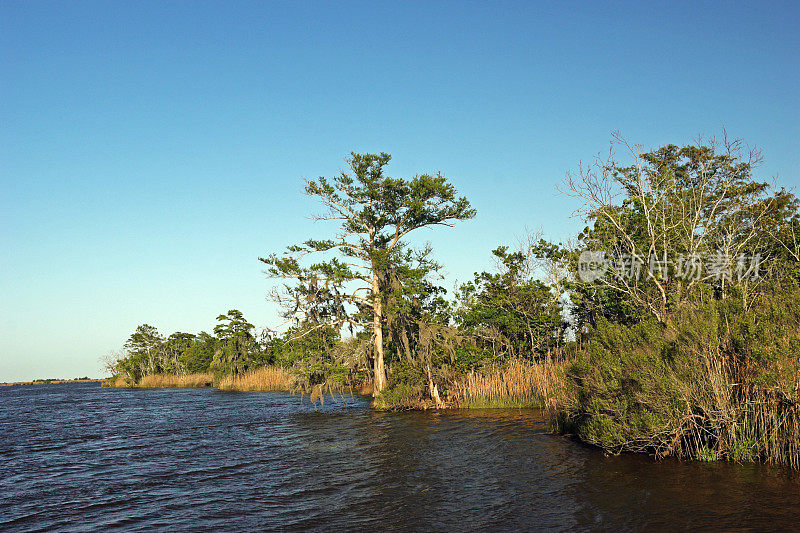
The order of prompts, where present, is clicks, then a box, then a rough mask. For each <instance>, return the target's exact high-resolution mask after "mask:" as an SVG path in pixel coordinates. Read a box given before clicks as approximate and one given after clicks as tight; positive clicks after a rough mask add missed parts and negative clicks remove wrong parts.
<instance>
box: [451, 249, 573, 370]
mask: <svg viewBox="0 0 800 533" xmlns="http://www.w3.org/2000/svg"><path fill="white" fill-rule="evenodd" d="M492 253H493V254H494V256H495V258H496V259H497V260H498V262H499V265H500V271H499V272H497V273H490V272H481V273H476V274H475V278H474V280H473V281H470V282H468V283H465V284H464V285H462V286H461V287H460V294H459V301H460V307H459V310H458V313H457V315H456V317H457V320H458V322H459V323H460V325H461V326H462V327H463V328H466V329H467V330H469V331H472V332H473V333H474V334H475V335H477V336H478V337H479V338H480V339H481V340H482V341H483V342H484V344H489V345H491V347H492V351H493V352H494V351H496V350H497V348H501V349H502V350H503V351H505V352H506V353H507V354H509V355H512V356H530V357H536V356H537V355H540V354H544V353H547V352H548V351H549V350H551V349H552V348H555V347H557V346H558V345H560V343H561V341H562V338H563V335H564V330H565V326H566V324H565V321H564V319H563V318H562V316H561V306H560V298H559V297H560V295H559V294H557V293H555V292H554V291H553V290H552V289H551V287H550V286H548V285H547V284H545V283H543V282H542V281H540V280H538V279H535V278H534V274H535V273H534V271H533V268H532V265H531V259H532V257H531V255H528V254H526V253H523V252H522V251H516V252H510V251H509V249H508V247H507V246H501V247H499V248H497V249H496V250H494V251H493V252H492Z"/></svg>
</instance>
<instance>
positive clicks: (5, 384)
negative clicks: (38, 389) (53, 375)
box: [0, 378, 108, 387]
mask: <svg viewBox="0 0 800 533" xmlns="http://www.w3.org/2000/svg"><path fill="white" fill-rule="evenodd" d="M107 379H108V378H96V379H94V378H93V379H37V380H34V381H9V382H3V383H0V387H14V386H18V385H63V384H64V383H104V382H105V381H106V380H107Z"/></svg>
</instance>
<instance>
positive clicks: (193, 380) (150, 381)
mask: <svg viewBox="0 0 800 533" xmlns="http://www.w3.org/2000/svg"><path fill="white" fill-rule="evenodd" d="M117 381H119V380H117ZM213 382H214V375H213V374H187V375H185V376H176V375H174V374H151V375H149V376H144V377H142V379H140V380H139V382H138V383H137V384H136V387H141V388H147V389H164V388H197V387H210V386H211V384H212V383H213ZM115 386H119V385H116V384H115ZM123 386H125V385H123Z"/></svg>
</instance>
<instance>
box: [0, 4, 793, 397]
mask: <svg viewBox="0 0 800 533" xmlns="http://www.w3.org/2000/svg"><path fill="white" fill-rule="evenodd" d="M798 23H800V3H797V2H769V3H761V2H751V3H736V2H702V3H699V2H698V3H680V2H668V3H667V2H658V3H648V2H630V3H607V2H602V3H601V2H590V3H538V4H537V3H533V2H521V3H513V2H493V3H488V2H453V3H449V2H432V3H429V2H418V3H417V2H402V3H400V2H397V3H389V2H363V3H360V2H337V3H324V2H309V3H302V2H291V3H290V2H254V3H250V2H177V1H170V2H144V1H136V2H28V1H25V2H15V1H8V0H6V1H4V2H2V3H0V245H1V246H2V249H3V253H2V255H1V256H0V275H1V276H0V381H7V380H22V379H32V378H36V377H48V376H64V377H75V376H79V375H80V376H82V375H86V374H88V375H99V374H100V363H99V358H100V357H101V356H102V355H103V354H104V353H106V352H108V351H109V350H111V349H116V348H119V347H120V346H121V345H122V343H123V342H124V341H125V339H126V338H127V336H128V335H129V334H130V333H131V332H132V331H133V329H134V328H135V327H136V326H137V325H138V324H140V323H143V322H147V323H149V324H152V325H154V326H156V327H158V328H159V330H161V331H162V332H164V333H170V332H172V331H175V330H181V331H192V332H197V331H200V330H202V329H205V330H210V329H211V328H213V325H214V318H215V317H216V315H217V314H219V313H222V312H225V311H227V310H228V309H231V308H238V309H241V310H242V311H243V312H244V314H245V316H246V317H247V318H248V319H249V320H250V321H251V322H253V323H255V324H257V325H258V326H267V325H275V324H277V322H278V319H277V311H276V309H275V308H274V307H273V306H272V305H271V304H269V303H268V302H266V300H265V295H266V292H267V289H268V287H269V284H268V282H267V280H265V278H264V276H263V274H262V273H261V266H260V263H259V262H258V260H257V258H258V256H259V255H264V254H266V253H268V252H270V251H275V250H280V249H282V248H283V247H284V246H286V245H287V244H291V243H293V242H296V241H300V240H304V239H305V238H307V237H309V236H312V235H317V236H323V235H324V234H325V228H323V227H319V226H317V227H315V226H314V225H313V224H312V223H311V222H310V221H309V220H308V218H307V216H308V214H309V213H312V212H314V210H315V206H314V204H313V203H312V202H311V200H310V199H308V198H305V197H304V196H303V195H302V194H301V193H300V191H301V184H302V181H301V180H302V178H304V177H308V178H314V177H317V176H320V175H326V176H330V175H332V174H334V173H336V172H337V171H339V170H341V169H342V168H343V167H344V162H343V158H344V157H345V156H346V155H347V154H348V153H349V152H350V151H364V152H378V151H386V152H389V153H391V154H392V155H393V161H392V164H391V167H390V169H389V170H390V174H392V175H395V176H411V175H413V174H415V173H421V172H432V171H436V170H440V171H442V172H443V173H445V175H446V176H448V177H449V178H450V179H451V180H452V181H453V182H454V183H455V184H456V186H457V187H458V188H459V190H460V191H461V192H463V193H464V194H465V195H467V196H468V197H469V198H470V199H471V200H472V202H473V205H474V206H475V207H476V208H477V210H478V216H477V217H476V218H475V219H474V220H472V221H470V222H467V223H464V224H462V225H461V226H460V227H458V228H455V229H452V230H447V229H441V230H437V231H435V232H433V231H432V232H430V234H429V236H426V237H427V238H429V239H430V241H431V242H432V244H433V245H434V248H435V249H436V251H437V257H438V258H439V260H440V261H441V262H443V263H444V264H445V265H446V270H447V273H448V277H447V280H446V282H445V284H446V285H447V286H452V284H453V282H454V281H455V280H456V279H460V280H465V279H466V278H468V277H469V276H471V274H472V272H474V271H475V270H481V269H485V268H488V267H489V266H490V265H491V261H490V258H489V251H490V250H491V249H492V248H494V247H495V246H497V245H498V244H501V243H509V242H511V241H513V239H514V237H515V235H519V234H521V233H522V231H523V230H524V228H525V227H526V226H527V227H529V228H532V229H541V230H543V231H544V233H545V234H546V235H547V236H549V237H550V238H553V239H556V240H557V239H559V238H563V237H566V236H568V235H570V234H571V233H572V232H574V231H575V230H576V229H577V228H579V226H580V221H579V220H576V219H573V218H570V215H571V212H572V210H573V209H574V208H575V204H574V203H573V201H572V200H571V199H569V198H565V197H563V196H561V195H560V194H559V193H558V192H557V191H556V189H555V187H556V185H557V184H558V183H559V182H560V181H561V179H563V177H564V174H565V172H566V171H568V170H570V169H574V168H575V167H576V166H577V165H578V163H579V161H581V160H587V159H589V158H591V157H592V156H593V155H594V154H596V153H598V152H600V151H604V150H606V149H607V148H608V144H609V141H610V134H611V132H612V131H614V130H619V131H620V132H621V133H622V134H623V135H624V136H625V137H626V138H628V139H629V140H631V141H633V142H636V143H641V144H643V145H644V146H646V147H655V146H658V145H661V144H666V143H675V144H681V143H685V142H690V141H691V140H692V139H694V138H695V137H696V136H697V135H699V134H707V135H711V134H715V133H719V132H720V130H721V128H722V127H723V125H724V126H725V127H726V128H727V130H728V132H729V134H730V135H732V136H735V137H743V138H745V140H747V141H748V142H749V143H751V144H755V145H757V146H759V147H760V148H761V149H762V150H763V152H764V156H765V164H764V165H763V166H762V167H761V168H760V170H759V176H760V177H763V178H765V179H768V178H773V177H776V178H777V180H778V183H779V184H781V185H786V186H790V187H796V186H798V185H800V155H799V154H800V150H798V148H800V98H798V94H800V59H798V58H800V37H799V35H800V33H798V32H797V26H798Z"/></svg>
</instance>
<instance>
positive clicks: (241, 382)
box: [219, 366, 297, 391]
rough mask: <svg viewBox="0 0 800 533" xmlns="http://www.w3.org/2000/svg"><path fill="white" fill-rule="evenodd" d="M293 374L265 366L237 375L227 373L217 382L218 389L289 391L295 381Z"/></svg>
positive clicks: (282, 369) (275, 367)
mask: <svg viewBox="0 0 800 533" xmlns="http://www.w3.org/2000/svg"><path fill="white" fill-rule="evenodd" d="M296 381H297V380H296V378H295V376H294V374H292V373H291V372H289V371H288V370H286V369H285V368H281V367H277V366H266V367H261V368H257V369H255V370H251V371H249V372H246V373H244V374H239V375H238V376H233V375H230V374H229V375H227V376H225V377H223V378H222V379H221V380H220V382H219V388H220V390H237V391H289V390H293V388H294V386H295V382H296Z"/></svg>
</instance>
